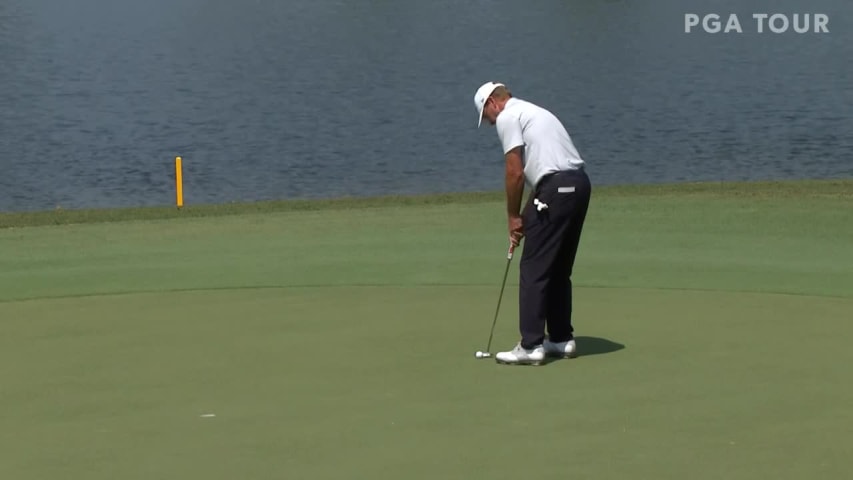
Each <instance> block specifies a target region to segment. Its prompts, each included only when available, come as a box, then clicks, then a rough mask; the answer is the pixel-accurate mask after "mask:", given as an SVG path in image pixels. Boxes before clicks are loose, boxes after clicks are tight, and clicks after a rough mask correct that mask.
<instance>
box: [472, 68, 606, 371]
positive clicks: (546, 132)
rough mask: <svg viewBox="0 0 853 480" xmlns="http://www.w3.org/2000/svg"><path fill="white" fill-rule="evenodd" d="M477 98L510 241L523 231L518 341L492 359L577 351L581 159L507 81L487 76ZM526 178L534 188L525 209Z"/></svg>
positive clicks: (584, 183)
mask: <svg viewBox="0 0 853 480" xmlns="http://www.w3.org/2000/svg"><path fill="white" fill-rule="evenodd" d="M474 105H475V107H476V108H477V112H478V114H479V122H478V123H477V126H478V127H479V126H480V124H481V123H482V121H483V119H486V120H487V121H488V122H489V123H490V124H492V125H495V126H496V129H497V133H498V138H499V139H500V142H501V145H502V147H503V153H504V156H505V161H506V200H507V205H506V206H507V224H508V230H509V236H510V243H511V245H512V248H514V247H516V246H518V245H519V243H520V241H521V239H522V238H524V239H525V242H524V252H523V254H522V258H521V261H520V264H519V273H520V279H519V331H520V333H521V341H520V342H519V343H518V344H517V345H516V346H515V348H513V349H512V350H511V351H508V352H499V353H498V354H497V355H495V360H496V361H497V362H498V363H504V364H524V365H539V364H541V363H542V361H543V360H544V359H545V356H556V357H563V358H572V357H575V356H576V355H577V346H576V345H575V340H574V335H573V333H574V329H573V327H572V281H571V276H572V268H573V266H574V262H575V256H576V254H577V249H578V244H579V242H580V237H581V230H582V229H583V223H584V219H585V218H586V212H587V208H588V207H589V199H590V194H591V188H592V187H591V185H590V181H589V177H588V176H587V174H586V172H585V170H584V165H585V164H584V161H583V159H581V157H580V155H579V154H578V151H577V149H576V148H575V146H574V144H573V143H572V139H571V137H570V136H569V134H568V132H567V131H566V129H565V127H564V126H563V124H562V123H561V122H560V120H559V119H558V118H557V117H556V116H554V115H553V114H552V113H551V112H549V111H548V110H546V109H544V108H542V107H539V106H537V105H534V104H533V103H530V102H527V101H525V100H521V99H518V98H515V97H513V96H512V93H511V92H510V91H509V89H508V88H507V87H506V85H504V84H502V83H495V82H486V83H485V84H483V85H482V86H481V87H480V88H479V89H478V90H477V92H476V93H475V95H474ZM525 183H527V184H528V185H529V187H530V188H531V194H530V195H529V198H528V202H527V204H526V206H525V208H524V211H523V212H522V211H521V197H522V194H523V191H524V184H525ZM546 325H547V333H548V335H547V336H546V334H545V331H546Z"/></svg>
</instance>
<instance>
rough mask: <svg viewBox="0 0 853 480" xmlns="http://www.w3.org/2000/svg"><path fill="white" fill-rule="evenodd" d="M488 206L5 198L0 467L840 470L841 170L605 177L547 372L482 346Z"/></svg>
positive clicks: (5, 470)
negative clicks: (567, 333) (8, 209)
mask: <svg viewBox="0 0 853 480" xmlns="http://www.w3.org/2000/svg"><path fill="white" fill-rule="evenodd" d="M504 223H505V221H504V217H503V203H502V197H501V196H500V195H499V194H495V193H483V194H465V195H443V196H435V197H406V198H396V199H394V201H393V202H390V201H388V199H364V200H351V199H350V200H338V201H322V202H267V203H262V204H251V205H229V206H199V207H188V208H187V209H185V210H184V211H181V212H177V211H175V210H174V209H170V208H162V209H140V210H120V211H91V212H73V211H67V212H66V211H63V212H58V213H57V212H47V213H34V214H6V215H2V216H0V225H3V226H5V227H9V228H5V229H2V230H0V328H2V330H3V334H2V335H0V385H2V387H1V388H0V411H2V412H3V413H2V415H0V478H9V479H31V478H32V479H35V478H75V479H76V478H80V479H100V478H104V479H106V478H110V479H112V478H122V479H134V478H139V479H143V478H145V479H149V478H176V479H178V478H180V479H196V478H198V479H202V478H203V479H218V478H222V479H226V478H227V479H231V478H253V479H260V478H314V479H327V478H328V479H332V478H407V479H408V478H414V479H420V478H424V479H427V478H428V479H435V478H447V479H454V478H459V479H462V478H466V479H467V478H476V477H492V478H510V477H519V476H525V477H526V476H530V475H534V474H535V476H536V477H537V478H549V479H550V478H604V479H607V478H614V479H616V478H626V477H628V476H631V477H634V478H672V479H682V478H699V479H702V478H708V479H711V478H713V479H718V478H792V479H793V478H803V477H806V476H813V477H817V478H844V477H845V476H846V475H847V472H848V471H849V469H850V468H851V467H853V460H850V458H849V455H847V454H846V452H847V447H846V445H847V442H846V440H847V436H848V430H849V425H850V424H851V420H853V418H851V417H853V414H851V413H850V409H849V405H850V404H851V402H853V387H851V386H850V385H851V384H850V382H849V381H848V377H849V372H848V370H849V365H850V364H851V363H853V353H851V350H850V348H849V345H848V343H849V340H848V339H849V338H851V336H853V323H851V319H853V268H851V266H853V243H851V239H853V182H849V181H827V182H819V181H814V182H770V183H763V184H693V185H683V186H673V185H660V186H649V187H609V188H599V189H596V190H595V191H594V193H593V203H592V206H591V209H590V213H589V217H588V223H587V226H586V228H585V233H584V237H583V240H582V244H581V250H580V253H579V256H578V263H577V266H576V271H575V277H574V280H575V285H576V290H575V291H576V295H575V298H576V308H575V312H576V317H575V318H576V328H577V334H578V335H579V344H580V348H581V349H582V356H581V357H580V358H578V359H575V360H569V361H559V362H554V363H550V364H548V365H546V366H543V367H538V368H535V367H534V368H524V367H504V366H498V365H496V364H495V363H494V362H493V361H491V360H475V359H474V357H473V352H474V351H475V350H478V349H482V348H484V346H485V342H486V340H487V339H488V329H489V326H490V324H491V320H492V315H493V314H494V306H495V302H496V300H497V295H498V293H499V288H500V280H501V277H502V274H503V268H504V266H505V261H506V260H505V257H504V252H505V249H506V234H505V232H504V228H505V226H504ZM45 224H48V225H50V224H54V225H52V226H33V225H45ZM517 258H519V257H518V256H517ZM517 263H518V262H517V261H515V260H514V261H513V264H512V268H511V271H510V276H509V280H508V282H507V290H506V292H505V294H504V299H503V303H502V306H501V315H500V318H499V320H498V326H497V329H496V332H495V342H494V344H495V345H496V346H497V347H498V348H508V347H510V346H511V345H512V344H513V343H514V342H515V341H516V339H517V325H516V315H517V308H518V305H517V288H516V287H517V273H518V271H517ZM493 350H494V349H493ZM203 414H214V415H215V417H210V418H208V417H202V416H201V415H203Z"/></svg>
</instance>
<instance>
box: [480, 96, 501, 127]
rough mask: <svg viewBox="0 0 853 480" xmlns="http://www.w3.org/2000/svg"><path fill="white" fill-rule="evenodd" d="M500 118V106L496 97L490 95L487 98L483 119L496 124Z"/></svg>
mask: <svg viewBox="0 0 853 480" xmlns="http://www.w3.org/2000/svg"><path fill="white" fill-rule="evenodd" d="M497 118H498V108H497V103H496V102H495V99H494V98H492V97H489V98H487V99H486V104H485V106H483V119H484V120H487V121H488V122H489V124H491V125H494V124H495V122H496V121H497Z"/></svg>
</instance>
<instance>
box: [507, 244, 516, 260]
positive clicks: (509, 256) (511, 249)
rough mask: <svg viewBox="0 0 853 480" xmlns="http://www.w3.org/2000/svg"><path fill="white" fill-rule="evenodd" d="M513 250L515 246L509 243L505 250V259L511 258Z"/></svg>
mask: <svg viewBox="0 0 853 480" xmlns="http://www.w3.org/2000/svg"><path fill="white" fill-rule="evenodd" d="M513 250H515V247H513V246H512V244H510V246H509V250H507V252H506V259H507V260H512V251H513Z"/></svg>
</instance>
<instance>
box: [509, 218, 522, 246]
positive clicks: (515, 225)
mask: <svg viewBox="0 0 853 480" xmlns="http://www.w3.org/2000/svg"><path fill="white" fill-rule="evenodd" d="M507 223H508V226H509V241H510V243H511V244H512V246H513V247H517V246H518V244H519V243H521V239H522V238H524V224H523V222H522V220H521V217H520V216H512V217H509V220H508V222H507Z"/></svg>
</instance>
